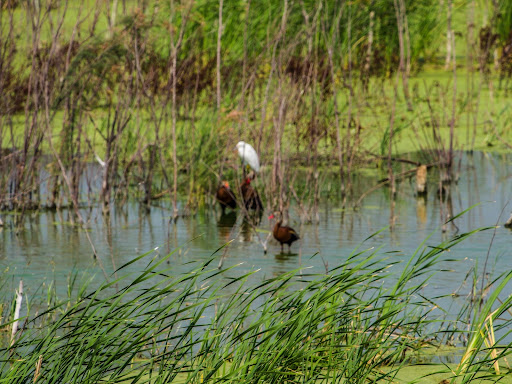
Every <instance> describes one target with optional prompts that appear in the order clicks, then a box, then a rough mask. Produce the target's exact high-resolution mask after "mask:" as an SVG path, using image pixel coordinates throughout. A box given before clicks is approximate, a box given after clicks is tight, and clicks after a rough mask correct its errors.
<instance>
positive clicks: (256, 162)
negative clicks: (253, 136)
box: [236, 141, 260, 172]
mask: <svg viewBox="0 0 512 384" xmlns="http://www.w3.org/2000/svg"><path fill="white" fill-rule="evenodd" d="M236 148H237V149H238V154H239V155H240V158H241V159H242V164H244V165H246V164H248V165H249V167H251V168H252V169H253V170H254V171H255V172H259V170H260V159H259V157H258V154H257V153H256V150H255V149H254V148H253V147H252V146H251V145H250V144H247V143H246V142H243V141H240V142H238V144H237V145H236Z"/></svg>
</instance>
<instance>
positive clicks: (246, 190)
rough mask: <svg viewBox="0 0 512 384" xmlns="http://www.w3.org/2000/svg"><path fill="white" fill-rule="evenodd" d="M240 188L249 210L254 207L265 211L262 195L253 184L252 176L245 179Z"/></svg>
mask: <svg viewBox="0 0 512 384" xmlns="http://www.w3.org/2000/svg"><path fill="white" fill-rule="evenodd" d="M240 190H241V192H242V198H243V200H244V204H245V208H246V209H247V210H250V209H254V210H256V211H263V204H262V202H261V199H260V195H259V194H258V191H257V190H256V188H254V187H253V186H252V185H251V178H250V177H247V178H246V179H245V181H244V182H243V183H242V185H241V186H240Z"/></svg>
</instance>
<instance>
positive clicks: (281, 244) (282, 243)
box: [281, 243, 283, 253]
mask: <svg viewBox="0 0 512 384" xmlns="http://www.w3.org/2000/svg"><path fill="white" fill-rule="evenodd" d="M281 253H283V243H281Z"/></svg>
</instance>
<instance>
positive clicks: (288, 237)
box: [268, 214, 300, 252]
mask: <svg viewBox="0 0 512 384" xmlns="http://www.w3.org/2000/svg"><path fill="white" fill-rule="evenodd" d="M274 218H275V216H274V215H273V214H272V215H270V216H269V217H268V219H269V220H272V219H274ZM282 223H283V216H282V215H281V217H280V218H279V220H278V221H277V222H276V224H275V225H274V230H273V231H272V234H273V235H274V239H276V240H277V241H279V242H280V243H281V252H283V244H288V252H290V247H291V245H292V243H293V242H294V241H296V240H299V239H300V237H299V234H298V233H297V232H295V230H294V229H293V228H290V227H283V226H282V225H281V224H282Z"/></svg>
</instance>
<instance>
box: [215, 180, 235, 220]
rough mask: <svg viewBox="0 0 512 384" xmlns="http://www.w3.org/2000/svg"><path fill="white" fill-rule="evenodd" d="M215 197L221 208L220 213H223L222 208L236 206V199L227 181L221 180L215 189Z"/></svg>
mask: <svg viewBox="0 0 512 384" xmlns="http://www.w3.org/2000/svg"><path fill="white" fill-rule="evenodd" d="M215 197H216V198H217V200H218V202H219V204H220V207H221V208H222V214H224V210H225V209H226V207H229V208H231V209H235V208H236V199H235V195H234V194H233V191H231V188H229V184H228V182H227V181H223V182H222V183H221V185H220V186H219V188H218V189H217V194H216V195H215Z"/></svg>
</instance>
